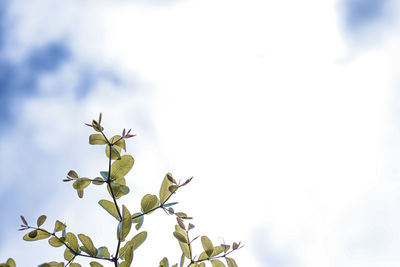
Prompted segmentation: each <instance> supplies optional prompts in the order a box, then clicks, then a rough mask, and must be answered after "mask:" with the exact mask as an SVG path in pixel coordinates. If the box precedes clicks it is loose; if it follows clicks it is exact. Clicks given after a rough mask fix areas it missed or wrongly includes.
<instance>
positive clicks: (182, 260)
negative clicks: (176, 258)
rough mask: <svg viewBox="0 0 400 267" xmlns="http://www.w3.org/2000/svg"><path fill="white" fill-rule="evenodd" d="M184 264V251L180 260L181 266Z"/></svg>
mask: <svg viewBox="0 0 400 267" xmlns="http://www.w3.org/2000/svg"><path fill="white" fill-rule="evenodd" d="M183 264H185V254H183V253H182V256H181V261H180V264H179V267H183Z"/></svg>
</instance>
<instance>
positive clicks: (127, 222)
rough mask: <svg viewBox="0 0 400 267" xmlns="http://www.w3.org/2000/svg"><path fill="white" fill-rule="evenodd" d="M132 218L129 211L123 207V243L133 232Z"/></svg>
mask: <svg viewBox="0 0 400 267" xmlns="http://www.w3.org/2000/svg"><path fill="white" fill-rule="evenodd" d="M131 227H132V217H131V214H130V212H129V210H128V209H127V208H126V207H125V206H124V205H122V230H121V241H122V242H124V241H125V238H126V236H127V235H128V234H129V232H130V231H131Z"/></svg>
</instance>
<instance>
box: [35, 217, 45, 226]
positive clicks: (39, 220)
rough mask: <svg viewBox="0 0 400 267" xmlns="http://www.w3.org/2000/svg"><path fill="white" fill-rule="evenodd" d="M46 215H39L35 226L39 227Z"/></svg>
mask: <svg viewBox="0 0 400 267" xmlns="http://www.w3.org/2000/svg"><path fill="white" fill-rule="evenodd" d="M46 218H47V217H46V215H41V216H40V217H39V218H38V219H37V226H38V227H40V226H41V225H42V224H43V223H44V222H45V221H46Z"/></svg>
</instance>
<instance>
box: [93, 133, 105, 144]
mask: <svg viewBox="0 0 400 267" xmlns="http://www.w3.org/2000/svg"><path fill="white" fill-rule="evenodd" d="M89 144H91V145H105V144H107V140H106V139H105V138H104V136H103V135H102V134H91V135H90V136H89Z"/></svg>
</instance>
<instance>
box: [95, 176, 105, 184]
mask: <svg viewBox="0 0 400 267" xmlns="http://www.w3.org/2000/svg"><path fill="white" fill-rule="evenodd" d="M104 183H105V181H104V180H103V178H101V177H96V178H94V179H93V181H92V184H94V185H102V184H104Z"/></svg>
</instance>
